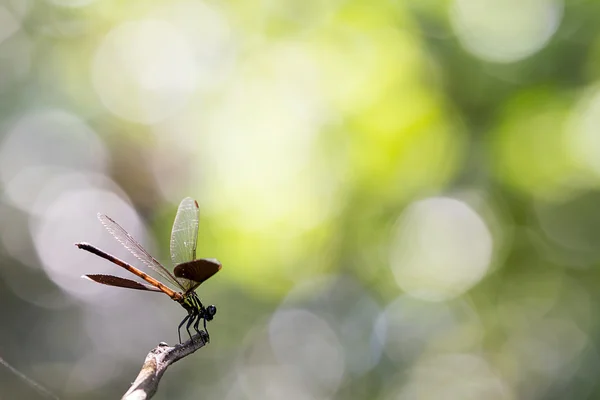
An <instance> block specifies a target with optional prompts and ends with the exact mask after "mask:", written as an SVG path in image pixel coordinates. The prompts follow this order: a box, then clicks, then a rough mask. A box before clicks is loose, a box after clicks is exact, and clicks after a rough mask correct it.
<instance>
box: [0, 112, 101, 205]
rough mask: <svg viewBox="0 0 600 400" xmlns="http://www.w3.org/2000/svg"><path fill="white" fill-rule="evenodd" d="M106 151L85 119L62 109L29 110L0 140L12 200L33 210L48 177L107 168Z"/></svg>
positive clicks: (1, 173) (0, 170)
mask: <svg viewBox="0 0 600 400" xmlns="http://www.w3.org/2000/svg"><path fill="white" fill-rule="evenodd" d="M107 158H108V156H107V152H106V148H105V147H104V144H103V143H102V141H101V140H100V139H99V138H98V136H97V135H96V132H94V131H93V130H92V129H91V128H90V127H89V126H88V125H87V124H86V123H85V122H84V121H83V120H81V119H80V118H79V117H77V116H76V115H73V114H71V113H69V112H66V111H63V110H59V109H47V110H37V111H32V112H29V113H26V114H24V115H23V116H21V117H20V118H19V119H18V120H17V121H16V122H15V123H13V124H11V125H10V126H9V127H8V129H7V130H6V136H5V137H4V140H3V141H2V142H1V143H0V181H1V183H2V184H3V185H4V188H5V193H6V195H7V196H8V198H9V199H10V201H11V202H12V203H13V204H14V205H15V206H17V207H19V208H20V209H23V210H26V211H28V212H31V211H32V209H33V205H34V203H35V202H36V200H37V198H38V196H39V194H40V193H41V192H42V191H43V190H44V188H45V187H46V185H47V184H48V182H50V181H51V180H52V179H54V178H57V177H60V176H61V175H64V174H70V173H72V172H73V171H78V172H81V173H85V172H98V173H102V172H104V170H105V168H106V165H107V161H108V160H107Z"/></svg>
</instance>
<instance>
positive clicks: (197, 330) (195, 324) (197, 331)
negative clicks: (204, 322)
mask: <svg viewBox="0 0 600 400" xmlns="http://www.w3.org/2000/svg"><path fill="white" fill-rule="evenodd" d="M201 319H204V315H203V314H202V313H199V314H198V318H196V322H195V323H194V330H195V331H196V333H197V334H200V330H199V329H198V325H200V320H201Z"/></svg>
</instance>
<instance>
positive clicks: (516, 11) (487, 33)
mask: <svg viewBox="0 0 600 400" xmlns="http://www.w3.org/2000/svg"><path fill="white" fill-rule="evenodd" d="M562 13H563V3H562V1H561V0H524V1H522V0H455V1H454V4H453V5H452V8H451V9H450V19H451V22H452V25H453V28H454V31H455V32H456V35H457V36H458V39H459V40H460V42H461V43H462V45H463V46H464V47H465V49H466V50H468V51H469V52H471V53H472V54H473V55H475V56H476V57H479V58H481V59H483V60H486V61H491V62H498V63H510V62H515V61H519V60H522V59H524V58H526V57H529V56H530V55H532V54H534V53H535V52H537V51H539V50H540V49H542V48H543V47H544V46H545V45H546V44H547V43H548V40H549V39H550V38H551V37H552V35H553V34H554V33H555V32H556V30H557V28H558V26H559V24H560V20H561V19H562Z"/></svg>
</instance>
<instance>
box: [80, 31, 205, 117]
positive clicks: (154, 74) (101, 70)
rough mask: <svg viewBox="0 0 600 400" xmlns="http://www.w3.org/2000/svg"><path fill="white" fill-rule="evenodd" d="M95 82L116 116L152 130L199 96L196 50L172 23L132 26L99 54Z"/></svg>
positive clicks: (114, 34) (106, 40) (112, 33)
mask: <svg viewBox="0 0 600 400" xmlns="http://www.w3.org/2000/svg"><path fill="white" fill-rule="evenodd" d="M92 81H93V84H94V88H95V90H96V93H97V94H98V96H100V99H101V100H102V103H103V104H104V106H105V107H106V108H107V109H108V110H109V111H110V112H112V113H113V114H115V115H117V116H119V117H121V118H123V119H127V120H130V121H134V122H140V123H147V124H152V123H155V122H158V121H161V120H163V119H165V118H167V117H169V116H171V115H173V114H174V113H176V112H177V111H178V110H179V109H181V107H182V106H184V105H185V103H186V102H187V100H188V98H189V96H190V95H191V94H192V93H193V92H194V90H195V88H196V84H197V68H196V64H195V61H194V57H193V49H192V47H191V46H190V44H189V42H188V40H187V38H186V37H185V35H184V34H183V32H181V30H180V29H178V27H176V26H175V25H173V24H170V23H168V22H166V21H160V20H145V21H136V22H126V23H124V24H122V25H119V26H117V27H116V28H114V29H113V30H112V31H110V32H109V33H108V34H107V35H106V37H105V38H104V40H103V42H102V43H101V44H100V46H99V47H98V49H97V50H96V54H95V57H94V60H93V64H92Z"/></svg>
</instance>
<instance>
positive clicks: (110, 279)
mask: <svg viewBox="0 0 600 400" xmlns="http://www.w3.org/2000/svg"><path fill="white" fill-rule="evenodd" d="M82 278H85V279H89V280H91V281H94V282H98V283H101V284H103V285H108V286H118V287H123V288H127V289H137V290H147V291H149V292H160V293H162V291H161V290H159V289H157V288H155V287H154V286H150V285H146V284H143V283H140V282H136V281H132V280H131V279H125V278H120V277H118V276H112V275H102V274H92V275H83V276H82Z"/></svg>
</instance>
